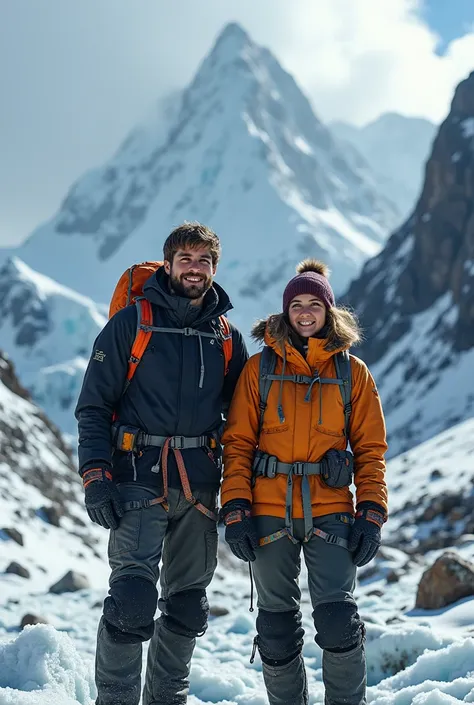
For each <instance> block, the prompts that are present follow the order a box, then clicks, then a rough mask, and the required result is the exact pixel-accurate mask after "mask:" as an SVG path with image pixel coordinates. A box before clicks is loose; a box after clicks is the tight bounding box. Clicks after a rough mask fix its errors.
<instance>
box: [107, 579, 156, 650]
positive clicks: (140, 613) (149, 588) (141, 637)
mask: <svg viewBox="0 0 474 705" xmlns="http://www.w3.org/2000/svg"><path fill="white" fill-rule="evenodd" d="M157 601H158V592H157V590H156V587H155V585H154V584H153V583H152V582H150V580H146V579H145V578H139V577H135V576H133V575H130V576H127V577H125V578H119V579H118V580H115V581H114V582H113V583H112V585H111V586H110V590H109V596H108V597H107V598H106V599H105V602H104V623H105V627H106V629H107V631H108V632H109V633H110V634H111V635H112V637H113V638H114V639H115V640H116V641H121V642H126V643H137V642H140V641H147V640H148V639H151V637H152V635H153V630H154V616H155V611H156V605H157Z"/></svg>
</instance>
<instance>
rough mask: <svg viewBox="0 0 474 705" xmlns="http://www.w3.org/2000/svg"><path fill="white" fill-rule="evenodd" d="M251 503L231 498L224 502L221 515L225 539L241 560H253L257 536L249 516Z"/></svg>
mask: <svg viewBox="0 0 474 705" xmlns="http://www.w3.org/2000/svg"><path fill="white" fill-rule="evenodd" d="M250 509H251V504H250V502H249V501H247V500H245V499H233V500H231V501H230V502H227V503H226V504H224V506H223V507H222V509H221V516H222V517H223V519H224V524H225V540H226V541H227V543H228V544H229V547H230V550H231V551H232V553H233V554H234V556H236V557H237V558H240V560H241V561H254V560H255V553H254V549H255V548H257V547H258V536H257V533H256V531H255V528H254V526H253V522H252V516H251V511H250Z"/></svg>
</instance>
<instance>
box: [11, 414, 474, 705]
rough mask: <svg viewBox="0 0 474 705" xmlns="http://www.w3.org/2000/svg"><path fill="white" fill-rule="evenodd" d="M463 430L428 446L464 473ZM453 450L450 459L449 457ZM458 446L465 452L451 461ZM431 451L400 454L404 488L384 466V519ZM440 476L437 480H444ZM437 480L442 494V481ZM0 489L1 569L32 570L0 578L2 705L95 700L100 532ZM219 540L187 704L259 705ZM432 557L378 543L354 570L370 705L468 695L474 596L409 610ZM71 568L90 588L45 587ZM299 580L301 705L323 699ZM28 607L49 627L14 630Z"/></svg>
mask: <svg viewBox="0 0 474 705" xmlns="http://www.w3.org/2000/svg"><path fill="white" fill-rule="evenodd" d="M469 434H471V435H472V422H471V425H468V424H462V425H460V426H459V427H457V428H455V429H452V430H451V433H450V434H449V435H448V434H443V437H441V438H440V439H439V440H438V441H437V440H436V439H435V440H434V441H433V442H432V443H433V448H435V444H436V442H437V443H438V446H437V447H438V450H439V449H440V448H441V447H442V448H443V452H444V453H445V454H448V455H449V453H450V448H451V450H452V453H453V456H452V457H453V458H454V457H456V464H457V466H459V468H461V465H463V463H464V464H466V463H467V465H466V467H467V466H468V465H469V463H471V465H470V466H469V467H471V469H472V470H473V471H474V467H472V465H473V462H472V444H471V445H469V444H467V445H466V443H465V444H464V446H462V448H461V449H460V448H459V446H460V441H461V439H462V438H466V436H469ZM455 449H457V451H458V456H455V455H454V451H455ZM461 451H463V452H464V455H463V456H462V457H459V452H461ZM433 452H434V451H433ZM431 457H432V451H431V450H430V448H429V447H427V445H425V446H422V447H421V448H420V449H419V451H418V453H417V450H416V449H415V450H412V451H411V452H410V481H409V483H408V481H407V482H406V483H404V482H403V478H404V475H401V474H400V467H401V466H402V467H404V465H405V463H404V462H403V461H402V460H399V459H395V460H393V461H391V462H390V463H389V469H388V481H389V487H390V489H391V495H392V504H393V508H394V512H395V518H394V524H397V523H398V520H397V518H396V517H398V515H397V510H400V508H402V507H403V506H404V503H405V500H406V498H407V497H408V495H407V491H408V490H407V485H408V484H409V486H410V488H411V496H412V498H414V499H416V498H419V499H421V496H422V495H420V492H422V491H424V490H423V487H424V483H425V480H426V478H427V477H428V472H429V463H427V462H426V461H427V459H429V458H431ZM440 467H441V466H440ZM463 467H464V465H463ZM0 470H1V464H0ZM441 471H443V468H441ZM473 474H474V473H473ZM0 477H2V473H1V472H0ZM8 480H11V482H8ZM438 481H439V482H441V483H443V482H444V481H443V479H442V478H440V479H439V480H438ZM439 487H440V488H441V491H444V490H445V488H444V484H440V485H439ZM415 495H416V497H415ZM0 496H1V500H0V503H1V507H2V526H16V528H18V529H19V530H20V531H21V533H22V535H23V543H24V545H23V546H20V545H19V544H17V543H15V542H14V541H12V540H11V539H9V537H8V536H7V535H6V534H4V533H3V532H0V571H4V570H5V568H6V566H7V565H8V564H9V563H10V562H11V561H16V562H18V563H20V564H22V565H23V566H25V567H26V568H28V569H29V570H30V572H31V577H30V578H29V579H27V578H21V577H19V576H18V575H12V574H5V573H0V594H1V595H2V601H1V604H0V705H46V703H48V705H73V704H77V703H81V704H82V705H91V704H92V702H93V698H94V697H95V685H94V680H93V659H94V648H95V634H96V628H97V623H98V620H99V617H100V613H101V606H102V601H103V599H104V597H105V595H106V592H107V575H108V568H107V565H106V558H105V557H106V540H107V533H106V532H105V531H104V530H102V529H100V528H98V527H91V528H92V529H94V533H93V536H94V541H95V542H96V543H95V544H93V546H92V547H91V546H90V545H87V544H86V543H84V540H83V537H81V536H80V535H76V532H75V533H72V528H73V527H72V524H71V522H70V520H68V519H66V518H61V522H60V524H61V525H60V526H59V527H57V526H52V525H51V524H49V523H47V522H45V521H44V518H43V517H42V515H41V513H38V512H37V511H35V509H37V507H38V506H39V505H40V503H42V502H44V497H43V496H42V495H41V493H40V492H38V490H36V489H35V488H33V487H31V486H30V485H28V484H27V483H26V482H25V481H24V480H22V479H21V477H19V476H18V475H14V476H13V477H11V475H7V474H4V475H3V479H2V483H1V486H0ZM19 509H21V510H22V517H21V519H20V520H19V519H18V511H19ZM84 519H86V515H85V512H84ZM95 529H97V530H95ZM389 535H390V532H389V531H388V532H387V536H389ZM465 538H466V539H467V538H468V537H465ZM221 539H222V540H221V542H220V561H219V567H218V570H217V572H216V575H215V578H214V580H213V582H212V584H211V587H210V590H209V601H210V604H211V609H212V613H213V615H214V616H213V617H212V618H211V622H210V626H209V629H208V631H207V633H206V635H205V636H204V637H203V638H202V639H200V640H199V641H198V646H197V648H196V652H195V658H194V661H193V668H192V678H191V696H190V698H189V704H190V705H204V704H206V703H215V704H217V703H218V704H219V705H243V704H244V703H245V704H247V703H249V704H250V705H264V703H266V697H265V692H264V689H263V681H262V674H261V666H260V662H259V659H258V657H257V659H256V661H255V663H254V664H253V665H251V664H250V663H249V658H250V654H251V650H252V640H253V637H254V635H255V617H256V612H252V613H251V612H249V605H250V582H249V576H248V572H247V568H246V566H245V565H244V564H242V563H240V562H239V561H237V559H235V558H234V557H233V556H232V555H231V554H230V553H229V551H228V549H227V548H226V545H225V543H224V541H223V537H222V536H221ZM89 543H90V542H89ZM455 550H457V551H458V553H459V554H460V555H462V556H463V557H464V558H467V559H470V560H473V561H474V542H472V541H467V540H466V541H463V542H460V543H459V545H458V546H457V547H456V549H455ZM441 552H442V551H441V550H438V551H432V552H430V553H429V554H426V555H424V556H411V555H409V554H407V553H405V552H403V551H401V550H399V549H397V548H393V547H388V546H384V547H383V548H382V549H381V551H380V553H379V555H378V557H377V559H376V561H375V562H374V563H372V564H370V565H369V566H366V567H364V568H362V569H361V570H360V571H359V584H358V587H357V598H358V602H359V607H360V611H361V614H362V617H363V619H364V620H365V622H366V625H367V659H368V682H369V702H370V703H371V704H372V705H409V703H414V704H415V705H447V704H454V703H469V702H474V642H473V640H472V635H473V633H474V611H473V607H474V602H473V599H472V598H466V599H464V600H460V601H459V602H458V603H456V604H454V605H452V606H450V607H448V608H445V609H444V610H438V611H430V612H424V611H422V610H419V609H415V608H414V605H415V596H416V590H417V586H418V582H419V580H420V577H421V574H422V573H423V572H424V570H425V569H426V568H427V567H428V566H429V565H431V564H432V563H433V561H434V560H435V558H436V557H437V556H438V555H440V553H441ZM71 569H73V570H76V571H78V572H80V573H83V574H85V575H87V577H88V579H89V583H90V587H89V588H87V589H83V590H80V591H78V592H74V593H68V594H62V595H56V594H52V593H50V592H49V588H50V586H51V585H52V584H53V583H54V582H56V581H57V580H58V579H59V578H60V577H62V576H63V575H64V574H65V573H66V572H67V571H68V570H71ZM393 576H396V577H395V578H394V577H393ZM301 584H302V609H303V615H304V626H305V630H306V643H305V648H304V654H305V657H306V664H307V668H308V679H309V684H310V703H311V704H315V703H322V702H323V686H322V681H321V675H322V674H321V651H320V649H319V647H317V646H316V644H315V642H314V640H313V637H314V628H313V625H312V620H311V606H310V602H309V595H308V591H307V589H306V576H305V573H304V572H303V575H302V580H301ZM26 613H33V614H36V615H38V616H39V617H41V618H43V619H44V620H46V621H47V623H48V624H40V625H37V626H34V627H26V628H25V629H24V630H23V631H20V629H19V625H20V622H21V619H22V617H23V616H24V615H25V614H26ZM217 615H220V616H217ZM144 655H146V648H145V651H144Z"/></svg>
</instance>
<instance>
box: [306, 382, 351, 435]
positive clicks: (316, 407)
mask: <svg viewBox="0 0 474 705" xmlns="http://www.w3.org/2000/svg"><path fill="white" fill-rule="evenodd" d="M311 404H312V409H311V412H312V414H311V428H312V429H313V430H315V431H317V432H318V433H321V434H323V435H326V436H333V437H335V438H343V437H344V407H343V405H342V397H341V392H340V390H339V387H338V386H337V385H332V384H323V385H322V390H321V395H320V390H319V389H318V387H317V385H315V386H314V387H313V396H312V399H311Z"/></svg>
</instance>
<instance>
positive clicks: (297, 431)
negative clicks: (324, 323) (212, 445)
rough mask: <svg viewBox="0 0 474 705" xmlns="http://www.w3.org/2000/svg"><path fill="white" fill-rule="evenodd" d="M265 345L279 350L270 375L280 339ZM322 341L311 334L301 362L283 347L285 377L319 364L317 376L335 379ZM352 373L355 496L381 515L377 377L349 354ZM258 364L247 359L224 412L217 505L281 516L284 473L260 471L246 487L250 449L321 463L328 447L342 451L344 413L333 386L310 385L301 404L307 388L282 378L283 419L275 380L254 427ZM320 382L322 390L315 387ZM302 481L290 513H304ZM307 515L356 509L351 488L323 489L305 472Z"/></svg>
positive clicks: (382, 442) (382, 438)
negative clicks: (239, 503) (235, 503)
mask: <svg viewBox="0 0 474 705" xmlns="http://www.w3.org/2000/svg"><path fill="white" fill-rule="evenodd" d="M265 343H266V344H267V345H270V346H271V347H272V348H273V349H274V350H275V352H276V353H277V355H278V358H277V365H276V369H275V374H279V373H281V371H282V364H283V359H282V353H281V349H280V346H279V344H277V343H276V341H275V340H274V338H272V336H271V335H270V334H269V332H268V330H267V331H266V333H265ZM325 344H326V341H325V340H320V339H317V338H310V339H309V347H308V353H307V357H306V359H304V357H303V356H302V355H301V354H300V353H299V352H298V350H297V349H296V348H295V347H293V346H292V345H291V344H290V343H288V342H287V343H285V347H286V357H287V360H286V371H285V374H289V375H291V374H304V375H310V376H311V375H312V374H313V372H314V370H315V369H317V370H318V372H319V375H320V376H321V377H336V372H335V366H334V361H333V360H332V357H333V355H334V354H335V352H337V351H336V350H335V351H332V352H327V351H326V350H324V346H325ZM350 361H351V370H352V396H351V401H352V413H351V417H350V423H349V441H350V448H351V450H352V452H353V454H354V461H355V473H354V484H355V486H356V491H357V495H356V501H357V502H362V501H372V502H377V504H379V505H380V506H382V507H383V508H384V510H385V511H386V512H387V488H386V484H385V477H384V476H385V460H384V454H385V452H386V450H387V443H386V432H385V421H384V417H383V412H382V407H381V404H380V399H379V395H378V392H377V388H376V386H375V382H374V380H373V378H372V375H371V374H370V372H369V370H368V369H367V366H366V365H365V363H364V362H362V360H360V359H359V358H357V357H354V356H353V355H351V356H350ZM259 362H260V353H258V354H256V355H253V356H252V357H251V358H250V359H249V360H248V362H247V364H246V366H245V367H244V370H243V372H242V374H241V376H240V378H239V381H238V383H237V387H236V389H235V392H234V397H233V400H232V404H231V407H230V410H229V415H228V420H227V424H226V428H225V431H224V435H223V438H222V442H223V444H224V457H223V462H224V477H223V483H222V489H221V503H222V505H224V504H225V503H226V502H229V501H230V500H233V499H247V500H249V501H251V502H252V512H253V514H254V515H257V514H264V515H269V516H277V517H284V516H285V504H286V491H287V477H286V476H284V475H277V476H276V477H275V478H268V477H262V476H259V477H257V478H256V481H255V485H254V487H252V462H253V457H254V453H255V449H256V447H257V444H258V447H259V449H260V450H261V451H263V452H265V453H268V454H269V455H275V456H276V457H277V458H278V459H279V460H280V461H282V462H284V463H293V462H297V461H307V462H313V463H316V462H319V461H320V460H321V458H322V457H323V455H324V454H325V453H326V452H327V451H328V450H329V449H331V448H335V449H338V450H345V448H346V441H345V437H344V411H343V402H342V396H341V392H340V389H339V386H338V385H334V384H322V385H318V384H315V385H314V386H313V390H312V395H311V401H309V402H307V401H305V395H306V393H307V391H308V388H307V386H306V385H301V384H295V383H294V382H291V381H285V382H283V388H282V407H283V411H284V417H285V420H284V422H283V423H281V422H280V420H279V417H278V411H277V410H278V397H279V392H280V383H279V382H278V381H274V382H273V384H272V386H271V389H270V393H269V395H268V401H267V408H266V411H265V417H264V422H263V427H262V431H261V435H260V439H258V436H257V434H258V425H259V417H260V410H259V400H260V394H259ZM319 387H320V388H319ZM301 480H302V478H301V477H300V476H299V477H295V478H294V486H293V517H294V518H295V519H301V518H303V504H302V498H301ZM309 483H310V490H311V504H312V514H313V516H321V515H323V514H331V513H333V512H351V513H353V512H354V506H353V504H354V503H353V497H352V493H351V490H350V488H349V487H342V488H332V487H328V486H327V485H326V484H325V483H324V480H322V479H321V477H320V476H319V475H312V476H310V477H309Z"/></svg>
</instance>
